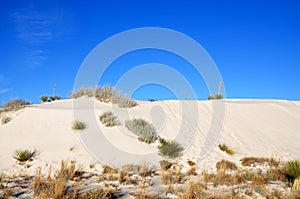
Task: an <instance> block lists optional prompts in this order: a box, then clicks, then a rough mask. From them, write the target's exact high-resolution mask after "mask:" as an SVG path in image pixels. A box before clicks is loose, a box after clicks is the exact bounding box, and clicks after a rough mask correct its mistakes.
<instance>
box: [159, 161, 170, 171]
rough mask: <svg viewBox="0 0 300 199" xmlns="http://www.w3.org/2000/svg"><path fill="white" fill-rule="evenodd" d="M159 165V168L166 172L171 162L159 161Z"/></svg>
mask: <svg viewBox="0 0 300 199" xmlns="http://www.w3.org/2000/svg"><path fill="white" fill-rule="evenodd" d="M159 164H160V168H161V169H162V170H164V171H166V170H168V169H169V168H171V166H172V165H173V163H172V162H169V161H167V160H161V161H159Z"/></svg>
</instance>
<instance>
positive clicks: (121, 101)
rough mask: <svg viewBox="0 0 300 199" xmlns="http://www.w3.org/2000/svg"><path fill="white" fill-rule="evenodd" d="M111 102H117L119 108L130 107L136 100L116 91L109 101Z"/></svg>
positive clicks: (133, 105) (134, 104)
mask: <svg viewBox="0 0 300 199" xmlns="http://www.w3.org/2000/svg"><path fill="white" fill-rule="evenodd" d="M111 102H112V103H113V104H117V105H118V107H120V108H132V107H135V106H136V105H137V103H136V101H134V100H132V99H131V98H130V97H129V96H126V95H122V94H121V93H116V94H115V95H114V96H113V98H112V101H111Z"/></svg>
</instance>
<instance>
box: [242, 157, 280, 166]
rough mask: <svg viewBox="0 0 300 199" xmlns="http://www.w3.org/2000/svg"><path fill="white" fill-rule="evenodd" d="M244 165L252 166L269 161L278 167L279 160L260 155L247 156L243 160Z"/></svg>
mask: <svg viewBox="0 0 300 199" xmlns="http://www.w3.org/2000/svg"><path fill="white" fill-rule="evenodd" d="M241 161H242V165H243V166H252V165H255V164H258V165H260V164H264V163H268V164H269V165H270V166H274V167H278V165H279V161H278V160H276V159H274V158H258V157H245V158H243V159H242V160H241Z"/></svg>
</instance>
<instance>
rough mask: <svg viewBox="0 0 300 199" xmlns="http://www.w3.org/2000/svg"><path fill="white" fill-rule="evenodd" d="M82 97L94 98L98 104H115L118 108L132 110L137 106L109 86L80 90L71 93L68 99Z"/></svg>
mask: <svg viewBox="0 0 300 199" xmlns="http://www.w3.org/2000/svg"><path fill="white" fill-rule="evenodd" d="M82 96H87V97H95V98H96V99H97V100H99V101H100V102H104V103H112V104H116V105H118V107H120V108H132V107H134V106H136V105H137V103H136V102H135V101H134V100H132V99H130V97H129V96H126V95H122V94H121V92H119V91H117V90H116V89H115V88H114V87H112V86H109V85H104V86H103V87H95V88H81V89H79V90H76V91H73V92H72V93H71V95H70V98H79V97H82Z"/></svg>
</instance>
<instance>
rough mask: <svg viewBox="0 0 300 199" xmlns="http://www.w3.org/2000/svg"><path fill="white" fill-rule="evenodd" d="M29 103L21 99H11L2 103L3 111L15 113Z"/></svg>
mask: <svg viewBox="0 0 300 199" xmlns="http://www.w3.org/2000/svg"><path fill="white" fill-rule="evenodd" d="M30 104H31V103H30V102H27V101H25V100H22V99H13V100H10V101H9V102H8V103H3V106H2V108H3V111H4V112H7V111H17V110H20V109H22V108H25V106H27V105H30Z"/></svg>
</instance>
